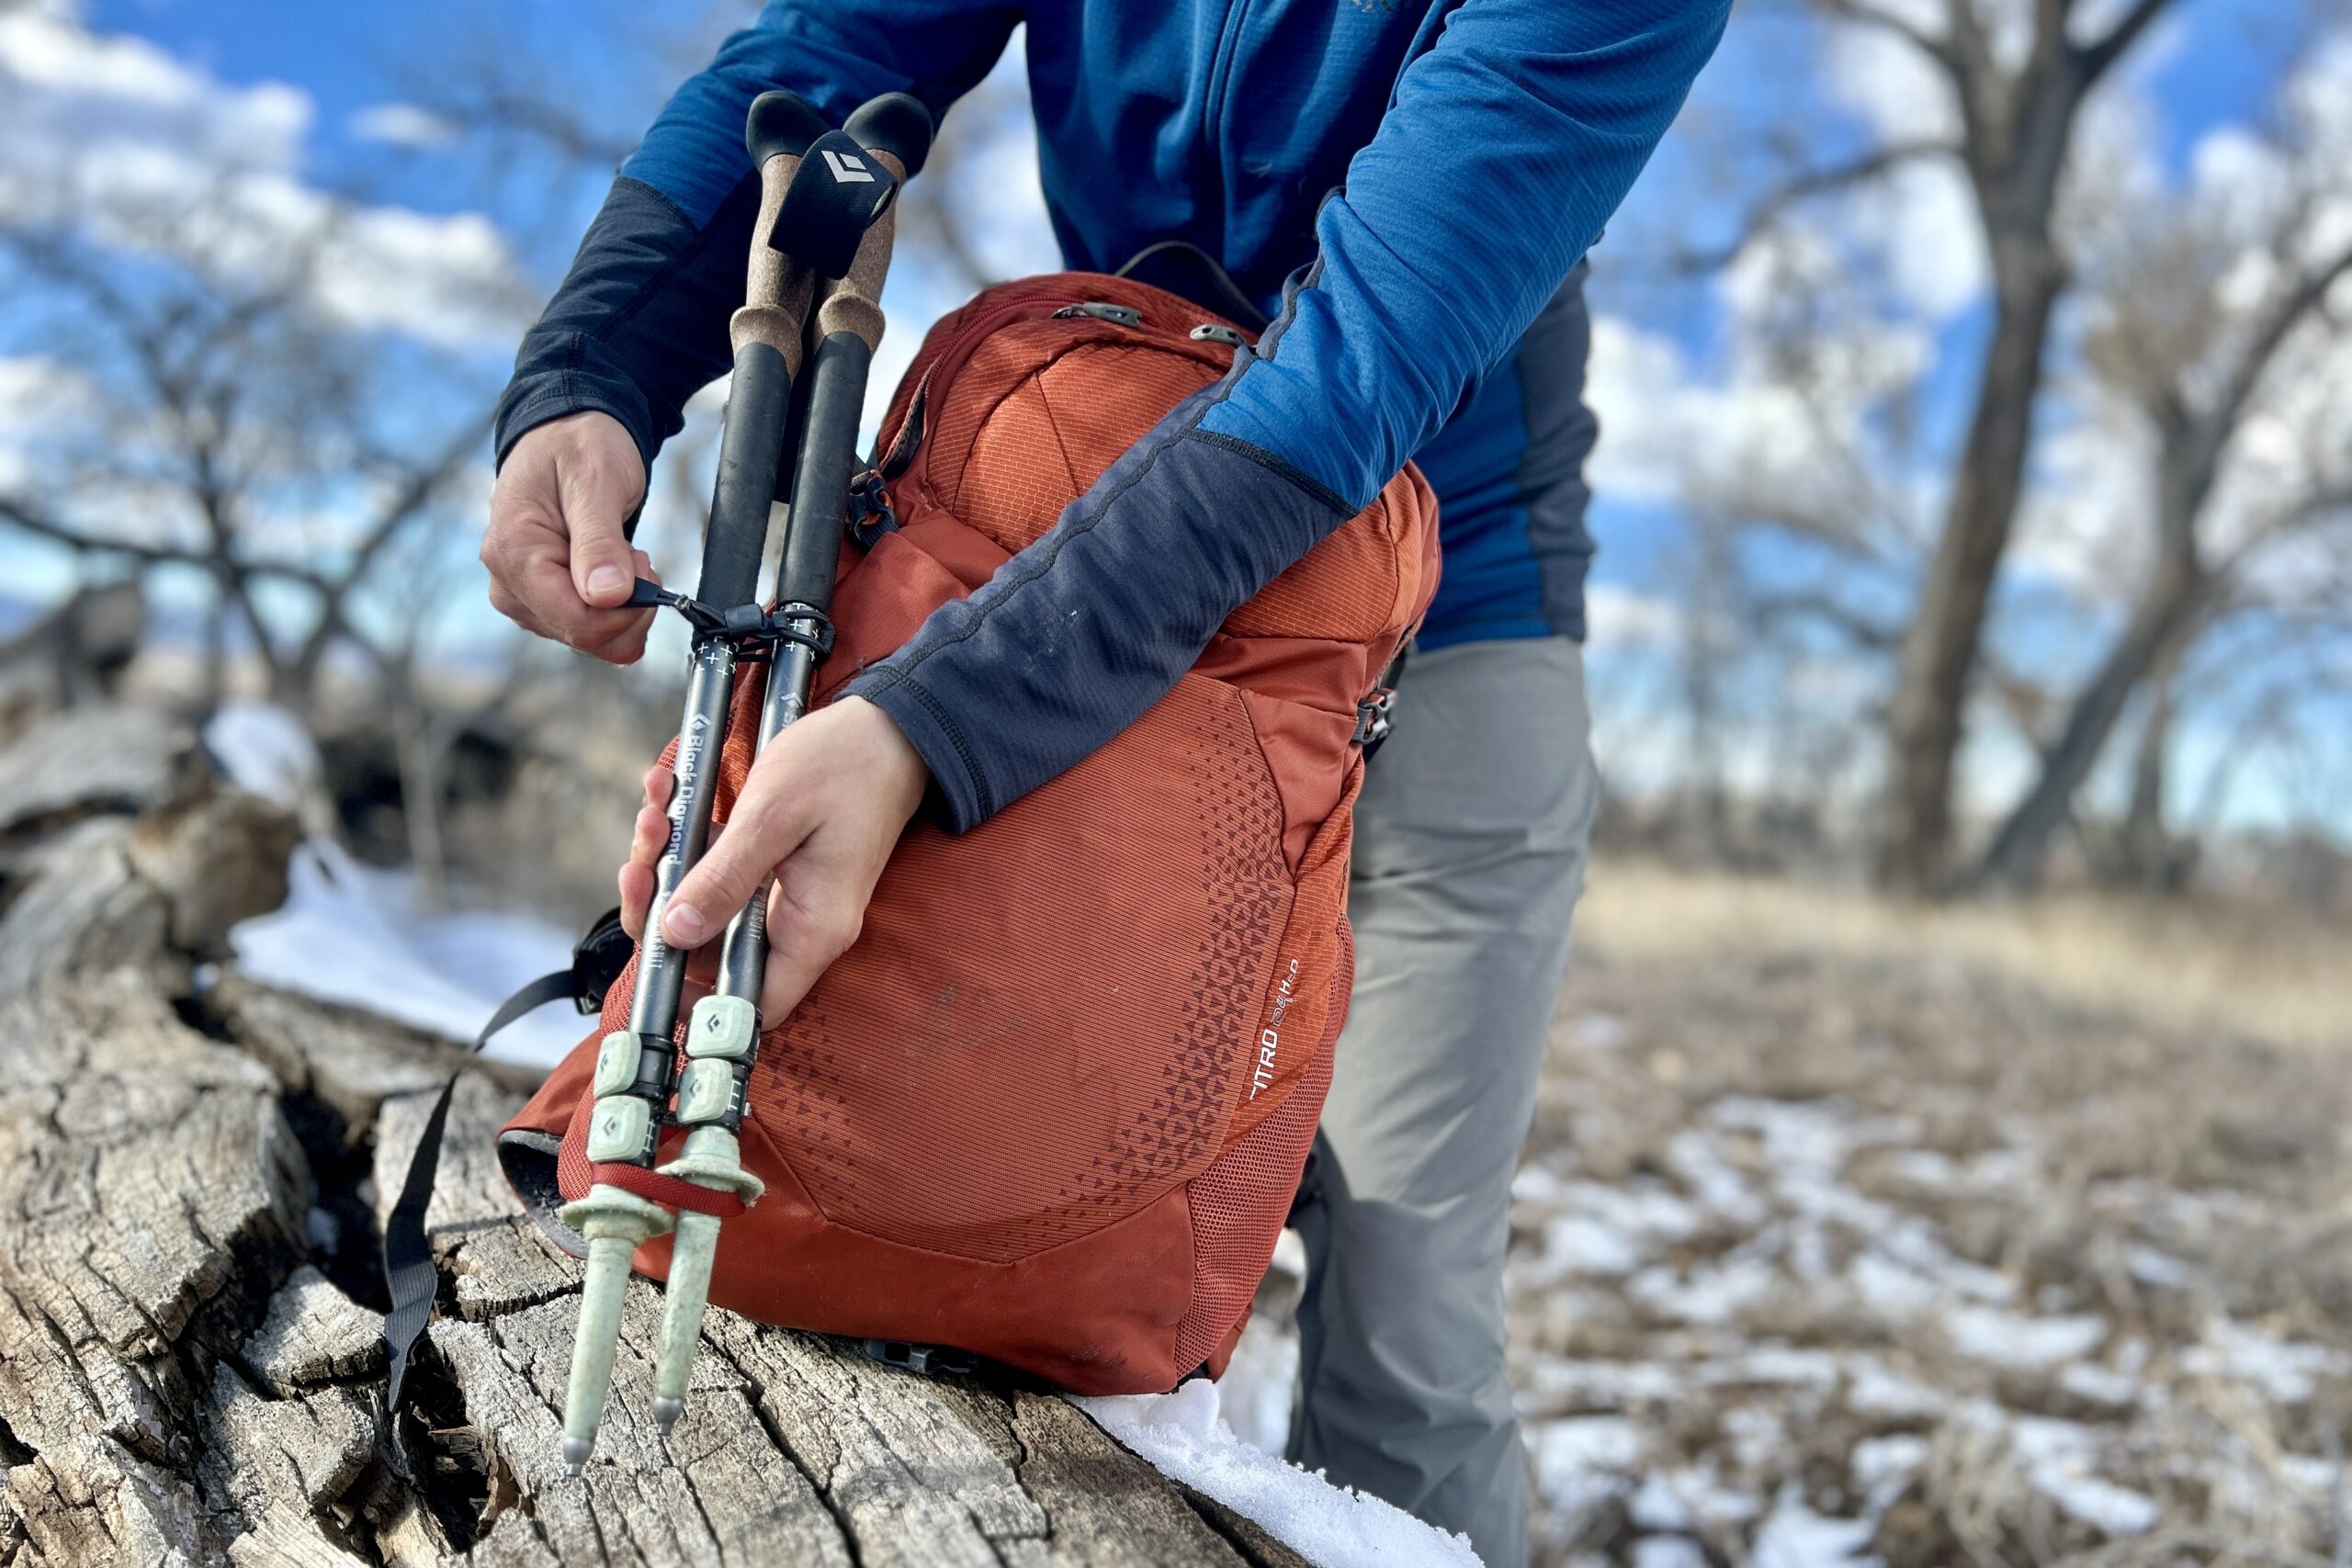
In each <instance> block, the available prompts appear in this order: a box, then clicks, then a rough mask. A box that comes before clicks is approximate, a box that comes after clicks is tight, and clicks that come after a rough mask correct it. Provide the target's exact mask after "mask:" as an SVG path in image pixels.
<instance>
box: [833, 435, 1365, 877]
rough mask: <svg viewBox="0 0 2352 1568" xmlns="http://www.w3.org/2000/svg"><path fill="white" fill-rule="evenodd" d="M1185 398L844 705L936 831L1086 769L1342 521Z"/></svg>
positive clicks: (1324, 500)
mask: <svg viewBox="0 0 2352 1568" xmlns="http://www.w3.org/2000/svg"><path fill="white" fill-rule="evenodd" d="M1219 390H1221V389H1209V390H1206V391H1203V392H1201V393H1198V394H1196V395H1194V396H1193V397H1192V398H1190V399H1187V400H1185V401H1184V402H1182V403H1181V404H1179V405H1178V406H1177V408H1176V410H1175V411H1174V412H1171V413H1170V415H1169V416H1168V417H1167V418H1166V419H1164V420H1162V421H1161V422H1160V423H1159V424H1158V425H1155V426H1154V427H1153V428H1152V430H1151V431H1150V432H1149V433H1148V434H1146V435H1145V437H1144V438H1143V439H1142V440H1141V441H1139V442H1137V443H1136V445H1135V446H1134V447H1133V448H1131V449H1130V450H1129V451H1128V452H1127V453H1126V455H1125V456H1124V457H1121V458H1120V459H1119V460H1118V461H1117V462H1116V463H1114V464H1113V465H1111V467H1110V468H1109V469H1108V470H1106V471H1105V472H1104V473H1103V477H1102V478H1101V479H1098V480H1096V481H1095V484H1094V486H1093V488H1092V489H1091V490H1089V491H1087V492H1086V493H1085V494H1084V495H1082V496H1080V497H1079V498H1078V500H1076V501H1075V502H1071V503H1070V505H1069V509H1068V510H1067V511H1065V512H1064V513H1062V515H1061V517H1060V519H1059V520H1058V521H1057V522H1056V523H1055V525H1054V526H1053V527H1052V528H1051V529H1049V530H1047V531H1046V534H1045V535H1044V536H1043V537H1041V538H1039V539H1038V540H1037V542H1036V543H1035V544H1034V545H1031V546H1030V547H1028V548H1027V549H1025V550H1023V551H1022V552H1021V553H1020V554H1019V555H1017V556H1015V557H1013V558H1012V560H1010V561H1008V562H1007V563H1005V565H1004V566H1003V567H1002V568H1001V569H1000V570H998V572H997V574H996V576H995V577H994V578H992V579H990V580H989V581H988V582H987V583H986V584H984V585H983V586H982V587H981V588H980V590H979V592H977V593H974V594H973V595H972V596H971V597H970V598H968V599H963V600H958V601H956V603H954V604H945V605H943V606H941V607H940V608H939V609H938V610H936V611H934V612H933V614H932V615H931V616H930V618H929V619H927V620H926V621H924V622H923V624H922V627H921V629H920V630H918V631H917V632H916V633H915V635H914V637H912V638H910V640H909V641H908V642H907V644H906V646H905V647H903V648H901V649H899V651H898V652H897V653H895V654H893V655H891V656H890V657H889V658H888V659H886V660H882V661H881V662H879V663H877V664H876V665H875V666H874V667H873V668H871V669H869V670H866V671H864V672H862V673H861V674H859V675H858V676H857V678H856V679H854V681H852V682H849V683H848V685H847V686H846V687H844V688H843V689H844V690H845V691H846V692H849V693H852V694H856V695H858V696H863V697H865V698H866V699H868V700H869V701H871V702H873V703H875V704H876V705H877V706H879V707H881V708H882V710H883V711H884V712H886V713H888V715H889V716H891V718H892V719H893V720H894V721H895V722H896V723H897V724H898V726H899V728H900V729H902V730H903V731H905V732H906V736H907V739H909V740H910V741H911V742H912V743H913V744H914V747H915V750H918V751H920V752H921V753H922V758H923V761H924V762H925V763H927V764H928V765H929V766H930V768H931V774H932V779H933V784H934V785H935V787H936V790H937V809H938V812H939V815H940V818H941V819H942V821H943V822H944V824H945V825H946V826H947V828H948V829H949V830H950V831H954V832H962V831H964V830H966V829H969V828H972V827H975V826H977V825H978V824H979V823H980V822H983V821H986V820H987V819H988V818H989V817H991V816H993V815H994V814H995V813H996V812H998V811H1000V810H1001V809H1002V808H1003V807H1005V806H1006V805H1007V804H1008V803H1010V802H1012V801H1013V800H1016V799H1018V798H1020V797H1021V796H1022V795H1024V794H1026V793H1028V792H1029V791H1030V790H1032V789H1035V787H1036V786H1037V785H1039V784H1043V783H1045V782H1046V780H1047V779H1050V778H1052V777H1054V776H1055V775H1056V774H1057V773H1062V772H1063V771H1064V770H1066V769H1068V768H1069V767H1070V766H1071V765H1072V764H1074V763H1076V762H1078V761H1080V760H1081V759H1083V758H1085V757H1087V756H1089V755H1090V754H1091V753H1092V752H1093V751H1094V750H1096V749H1098V748H1099V747H1101V746H1102V745H1103V743H1104V742H1105V741H1107V740H1109V739H1111V738H1112V737H1114V736H1115V735H1117V734H1118V733H1119V732H1120V731H1121V730H1123V729H1125V728H1126V727H1127V726H1128V725H1130V724H1133V723H1134V722H1135V721H1136V719H1137V718H1138V717H1140V716H1142V714H1143V713H1144V711H1145V710H1146V709H1147V708H1148V707H1150V706H1151V705H1152V704H1154V703H1156V702H1158V701H1159V699H1160V698H1161V697H1163V696H1165V695H1166V694H1167V693H1168V690H1169V688H1170V687H1171V686H1173V685H1174V684H1175V683H1176V682H1177V679H1178V678H1179V677H1180V676H1182V674H1183V672H1184V671H1186V670H1188V669H1190V668H1191V667H1192V665H1193V662H1194V661H1195V660H1198V659H1199V658H1200V655H1201V650H1202V649H1204V648H1206V647H1207V646H1208V642H1209V638H1210V637H1213V636H1215V635H1216V629H1217V627H1218V626H1221V625H1223V624H1224V621H1225V618H1226V617H1227V615H1231V614H1232V613H1233V612H1234V611H1235V610H1236V609H1238V608H1239V607H1240V605H1241V604H1243V603H1244V602H1245V601H1247V600H1248V599H1249V598H1250V595H1252V594H1254V593H1256V592H1258V590H1259V589H1260V588H1261V587H1263V586H1264V585H1265V584H1266V583H1267V582H1269V581H1272V579H1273V578H1274V576H1275V575H1276V574H1277V573H1279V572H1281V571H1282V570H1283V569H1284V568H1285V567H1287V566H1289V565H1290V564H1291V563H1292V562H1293V561H1295V560H1297V559H1298V558H1299V557H1301V556H1303V555H1305V554H1306V552H1307V551H1308V550H1309V549H1311V548H1312V547H1314V546H1315V544H1316V542H1317V540H1319V539H1321V538H1322V537H1323V536H1325V535H1326V534H1329V532H1330V531H1331V530H1332V529H1333V528H1335V527H1337V526H1338V525H1340V523H1342V522H1344V521H1346V520H1347V518H1348V517H1350V516H1351V515H1352V513H1353V511H1354V509H1353V508H1351V507H1350V506H1349V505H1347V503H1346V502H1343V501H1342V500H1340V497H1338V496H1336V495H1334V494H1332V493H1331V492H1330V491H1329V490H1327V489H1325V488H1324V487H1323V486H1321V485H1319V484H1317V483H1316V482H1315V481H1314V480H1312V479H1308V478H1306V476H1304V475H1302V474H1300V473H1298V472H1297V471H1296V470H1295V468H1291V467H1290V466H1289V465H1288V464H1286V463H1284V462H1283V461H1282V459H1280V458H1278V457H1274V456H1273V455H1272V454H1270V453H1268V452H1266V451H1264V450H1262V449H1261V448H1259V447H1256V446H1251V445H1250V444H1249V443H1247V442H1243V441H1239V440H1237V439H1235V438H1234V437H1232V436H1229V435H1223V434H1216V433H1213V432H1209V431H1204V430H1202V429H1200V428H1198V426H1199V423H1200V419H1201V415H1202V414H1203V412H1205V411H1206V410H1207V409H1208V408H1209V407H1211V406H1213V404H1214V402H1215V400H1216V394H1217V392H1218V391H1219Z"/></svg>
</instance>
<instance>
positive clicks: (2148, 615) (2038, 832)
mask: <svg viewBox="0 0 2352 1568" xmlns="http://www.w3.org/2000/svg"><path fill="white" fill-rule="evenodd" d="M2203 581H2204V580H2203V578H2202V577H2201V576H2199V575H2198V574H2197V573H2196V572H2195V571H2194V570H2181V569H2168V570H2163V571H2160V572H2159V573H2158V574H2157V581H2155V583H2154V585H2152V586H2151V588H2150V590H2149V592H2148V593H2147V595H2146V596H2145V597H2144V598H2143V599H2142V601H2141V602H2140V604H2138V605H2137V606H2136V607H2135V608H2134V610H2133V612H2132V615H2131V623H2130V625H2129V626H2126V627H2125V628H2124V631H2123V635H2122V636H2121V637H2119V638H2117V639H2116V643H2115V646H2114V647H2113V648H2111V649H2109V650H2108V655H2107V658H2106V660H2104V661H2103V662H2102V663H2101V664H2100V666H2099V670H2098V674H2096V675H2094V676H2093V677H2092V678H2091V681H2090V683H2089V684H2088V685H2086V686H2085V687H2084V688H2083V689H2082V691H2081V692H2079V693H2078V694H2076V695H2075V701H2074V705H2073V706H2072V707H2070V708H2069V709H2068V710H2067V714H2066V722H2065V725H2064V728H2061V729H2060V731H2059V734H2058V739H2057V740H2056V742H2055V743H2054V744H2052V747H2051V748H2050V750H2049V753H2048V755H2047V756H2045V757H2044V758H2043V760H2042V764H2041V774H2040V775H2039V776H2038V777H2037V778H2035V780H2034V782H2033V787H2032V788H2031V789H2030V790H2028V791H2027V792H2026V795H2025V798H2024V799H2022V800H2020V801H2018V804H2017V807H2016V808H2015V809H2013V810H2012V811H2011V812H2010V813H2009V815H2008V817H2007V818H2006V819H2005V820H2004V821H2003V822H2002V824H2001V827H2000V829H1999V830H1998V831H1997V832H1996V833H1995V834H1994V836H1993V841H1992V844H1991V847H1990V848H1988V849H1987V850H1986V851H1985V858H1984V861H1983V862H1982V863H1980V864H1979V866H1978V867H1977V870H1976V874H1975V878H1974V882H1975V886H1976V887H1977V889H1978V890H1979V891H1986V892H1991V891H2008V892H2016V891H2021V890H2023V889H2024V888H2026V887H2029V886H2031V885H2032V884H2033V883H2034V881H2035V880H2036V879H2037V878H2039V877H2040V875H2041V867H2042V863H2043V862H2044V861H2045V860H2046V859H2047V858H2048V856H2049V852H2050V844H2051V840H2052V836H2053V835H2054V834H2055V833H2056V831H2057V829H2058V827H2059V825H2060V824H2061V823H2063V822H2064V821H2065V820H2066V818H2067V815H2068V813H2069V812H2070V811H2071V810H2072V809H2073V807H2074V801H2075V792H2077V791H2078V790H2080V789H2081V788H2082V786H2083V784H2084V781H2085V780H2086V779H2087V778H2088V777H2089V776H2090V771H2091V768H2092V767H2093V765H2094V764H2096V763H2097V762H2098V757H2099V753H2100V752H2101V751H2103V750H2106V749H2107V742H2108V738H2109V736H2110V735H2112V734H2113V733H2114V731H2115V725H2116V721H2117V720H2118V719H2120V718H2121V717H2122V716H2123V709H2124V706H2125V705H2126V704H2128V703H2129V702H2130V701H2131V694H2132V693H2134V692H2136V691H2138V690H2139V689H2140V687H2141V685H2142V684H2143V682H2145V681H2146V679H2147V677H2148V673H2149V671H2151V670H2153V669H2154V667H2155V666H2156V664H2157V662H2158V661H2159V660H2161V659H2162V658H2163V657H2164V650H2165V648H2166V647H2167V646H2168V645H2170V644H2171V643H2173V642H2174V641H2175V640H2177V638H2178V637H2180V636H2181V634H2182V633H2183V631H2184V630H2185V629H2186V627H2187V626H2188V623H2189V622H2190V621H2191V620H2192V619H2194V618H2195V614H2196V605H2197V602H2198V599H2199V594H2200V592H2201V589H2202V584H2203Z"/></svg>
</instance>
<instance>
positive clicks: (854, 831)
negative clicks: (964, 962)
mask: <svg viewBox="0 0 2352 1568" xmlns="http://www.w3.org/2000/svg"><path fill="white" fill-rule="evenodd" d="M930 781H931V774H930V771H929V770H928V769H927V768H925V767H924V765H923V761H922V754H921V753H919V752H918V751H916V750H915V749H914V747H913V745H912V744H911V743H910V742H909V740H908V739H907V738H906V736H905V735H903V734H901V733H900V732H899V727H898V725H897V724H896V723H894V722H893V721H892V720H891V718H890V716H889V715H888V714H886V713H884V712H883V711H882V710H881V709H880V708H878V707H876V706H875V705H873V704H872V703H869V702H867V701H866V700H865V698H863V697H843V698H842V699H841V700H840V701H838V702H835V703H833V704H831V705H829V706H826V707H822V708H820V709H818V710H817V711H816V712H814V713H812V714H810V715H809V716H808V717H806V718H803V719H801V720H799V721H798V722H797V723H796V724H794V725H793V726H792V727H791V728H788V729H786V730H785V731H784V732H783V733H782V734H780V735H778V736H777V737H776V738H775V739H774V740H771V741H770V742H768V746H767V750H764V751H763V752H761V753H760V757H759V761H756V762H754V763H753V764H752V776H751V777H750V778H749V779H748V780H746V781H745V782H744V785H743V793H742V795H741V796H740V797H739V798H738V799H737V800H736V802H735V808H734V810H733V811H731V812H729V814H728V820H727V825H726V827H725V829H722V830H719V831H718V832H716V833H715V834H714V836H713V838H712V840H711V843H710V848H709V849H708V850H707V851H706V852H704V854H703V857H702V859H701V861H700V862H699V863H696V864H695V868H694V870H693V871H691V872H689V873H687V874H686V878H685V880H684V882H681V883H680V884H679V885H678V890H677V892H676V893H674V894H673V895H672V896H671V897H670V901H669V903H668V905H667V906H665V907H664V908H663V910H662V936H663V938H664V939H665V940H667V941H668V942H669V943H670V944H671V945H672V946H673V947H679V948H692V947H700V946H701V945H702V944H703V943H705V942H710V941H712V940H714V939H716V938H717V937H718V935H719V933H720V932H722V931H725V930H726V929H727V923H728V921H729V920H731V919H734V918H735V911H736V910H738V909H740V908H742V907H743V901H744V900H745V899H746V898H749V897H751V896H752V892H753V891H754V890H755V889H756V888H758V886H760V883H761V881H762V880H763V878H765V877H767V876H768V875H770V874H774V876H775V886H774V887H772V888H770V889H769V891H768V966H767V974H766V976H765V978H764V981H763V984H762V986H761V987H760V1021H761V1023H762V1024H763V1026H764V1027H774V1026H775V1024H777V1023H779V1022H781V1021H783V1020H784V1019H785V1018H786V1016H787V1015H788V1014H790V1012H791V1011H792V1010H793V1009H794V1008H796V1007H798V1006H799V1005H800V998H802V997H805V996H807V995H808V994H809V987H811V986H813V985H815V984H816V983H817V976H820V975H821V974H823V973H824V972H825V966H826V965H827V964H831V963H832V961H833V960H834V959H836V958H839V957H840V956H841V955H842V953H846V952H848V951H849V947H850V944H851V943H852V942H855V941H856V940H857V936H858V932H859V931H860V930H862V929H863V928H864V925H865V906H866V905H867V903H868V902H870V901H871V900H872V899H873V897H874V885H875V884H876V882H878V881H880V880H881V877H882V868H883V867H884V865H886V864H887V863H888V862H889V859H890V852H891V850H892V849H894V848H895V847H896V846H897V844H898V842H899V832H900V831H901V830H902V829H904V828H905V827H906V825H907V819H908V818H910V817H912V816H913V815H914V814H915V808H916V807H919V806H921V805H922V795H923V791H924V789H925V788H926V787H928V786H929V784H930ZM675 783H676V780H675V778H674V776H673V774H672V773H671V772H670V770H669V769H667V768H663V767H658V766H657V767H655V768H654V769H653V770H652V771H651V772H650V773H647V774H646V775H645V808H644V809H643V810H641V811H639V813H638V817H637V835H636V839H635V841H634V842H632V843H631V844H630V846H629V859H628V864H627V865H624V866H622V867H621V874H620V889H621V922H622V924H624V925H625V926H627V927H628V933H629V935H631V936H632V937H636V938H638V939H639V940H640V941H641V940H643V938H644V935H645V917H646V911H647V909H648V908H649V907H650V905H651V903H652V901H653V881H654V877H653V872H654V866H655V865H656V864H657V863H659V862H660V860H661V858H662V851H663V850H664V849H666V848H667V847H668V844H669V839H670V822H669V818H668V816H667V809H668V807H669V804H670V792H671V790H672V788H673V786H674V784H675Z"/></svg>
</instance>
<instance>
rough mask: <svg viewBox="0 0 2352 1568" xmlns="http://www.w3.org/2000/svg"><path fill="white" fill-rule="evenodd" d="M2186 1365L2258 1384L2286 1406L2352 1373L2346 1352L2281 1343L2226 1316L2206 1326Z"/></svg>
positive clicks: (2197, 1372) (2193, 1371)
mask: <svg viewBox="0 0 2352 1568" xmlns="http://www.w3.org/2000/svg"><path fill="white" fill-rule="evenodd" d="M2180 1364H2181V1366H2182V1368H2183V1369H2184V1370H2185V1371H2188V1373H2189V1374H2190V1375H2191V1376H2194V1377H2219V1378H2229V1379H2232V1380H2233V1381H2235V1382H2245V1383H2252V1384H2253V1385H2255V1386H2256V1387H2257V1388H2259V1389H2260V1390H2262V1392H2263V1393H2265V1394H2267V1395H2268V1396H2269V1397H2270V1398H2271V1399H2273V1400H2275V1401H2277V1402H2278V1404H2302V1403H2303V1402H2304V1401H2305V1400H2308V1399H2309V1398H2311V1396H2312V1388H2313V1387H2314V1386H2315V1385H2316V1383H2317V1382H2318V1380H2319V1379H2321V1378H2329V1377H2341V1376H2343V1375H2344V1374H2345V1373H2346V1371H2352V1358H2347V1357H2346V1355H2345V1354H2344V1352H2342V1351H2341V1350H2335V1349H2331V1348H2329V1347H2327V1346H2325V1345H2311V1344H2299V1343H2295V1342H2291V1341H2289V1340H2284V1339H2280V1338H2279V1337H2278V1336H2276V1335H2274V1334H2270V1333H2268V1332H2267V1331H2265V1330H2263V1329H2260V1328H2254V1327H2249V1326H2247V1325H2245V1324H2241V1323H2238V1322H2235V1321H2233V1319H2230V1318H2226V1317H2223V1318H2216V1319H2214V1320H2213V1321H2212V1322H2211V1323H2209V1324H2207V1325H2205V1339H2204V1343H2202V1344H2200V1345H2192V1346H2190V1347H2189V1348H2188V1350H2187V1351H2186V1352H2185V1353H2184V1354H2183V1355H2182V1356H2181V1363H2180Z"/></svg>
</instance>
